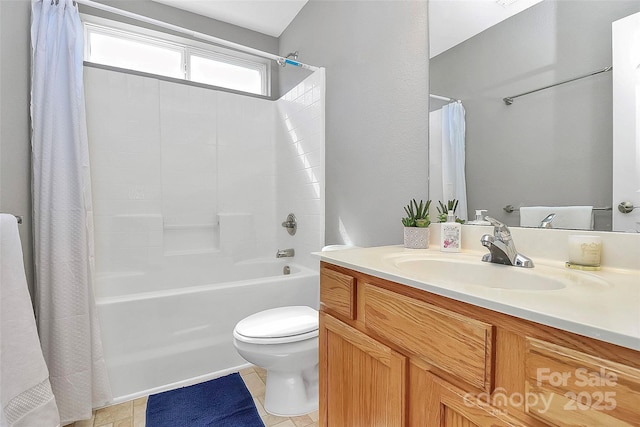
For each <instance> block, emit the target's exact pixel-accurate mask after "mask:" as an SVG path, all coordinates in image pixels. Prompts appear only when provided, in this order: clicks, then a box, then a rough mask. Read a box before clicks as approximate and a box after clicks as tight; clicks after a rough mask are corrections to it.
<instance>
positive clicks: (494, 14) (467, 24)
mask: <svg viewBox="0 0 640 427" xmlns="http://www.w3.org/2000/svg"><path fill="white" fill-rule="evenodd" d="M153 1H156V2H158V3H164V4H166V5H169V6H173V7H176V8H178V9H184V10H188V11H190V12H194V13H197V14H199V15H204V16H208V17H210V18H214V19H217V20H219V21H223V22H228V23H230V24H234V25H238V26H240V27H244V28H248V29H250V30H254V31H258V32H260V33H263V34H267V35H270V36H273V37H280V35H281V34H282V32H283V31H284V30H285V29H286V28H287V26H288V25H289V24H290V23H291V21H293V19H294V18H295V17H296V15H297V14H298V12H300V9H302V8H303V7H304V5H305V4H306V3H307V1H308V0H153ZM352 1H357V0H352ZM368 1H375V0H368ZM540 1H542V0H515V1H514V0H499V1H496V0H429V44H430V57H432V58H433V57H434V56H436V55H438V54H439V53H442V52H444V51H445V50H447V49H449V48H451V47H453V46H455V45H457V44H459V43H462V42H463V41H465V40H467V39H468V38H471V37H473V36H475V35H476V34H478V33H480V32H482V31H484V30H486V29H487V28H489V27H491V26H493V25H495V24H497V23H498V22H500V21H502V20H504V19H506V18H508V17H510V16H512V15H515V14H516V13H519V12H521V11H523V10H524V9H526V8H528V7H530V6H532V5H534V4H536V3H539V2H540ZM499 3H507V5H505V6H503V5H501V4H499ZM508 3H511V4H508Z"/></svg>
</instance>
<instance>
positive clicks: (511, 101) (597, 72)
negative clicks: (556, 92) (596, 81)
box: [502, 67, 613, 105]
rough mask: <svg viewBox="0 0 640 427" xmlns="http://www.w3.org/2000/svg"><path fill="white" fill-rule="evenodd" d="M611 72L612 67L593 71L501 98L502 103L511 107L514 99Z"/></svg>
mask: <svg viewBox="0 0 640 427" xmlns="http://www.w3.org/2000/svg"><path fill="white" fill-rule="evenodd" d="M611 70H613V67H606V68H603V69H602V70H598V71H594V72H592V73H588V74H584V75H582V76H578V77H574V78H572V79H569V80H563V81H561V82H558V83H554V84H552V85H549V86H545V87H541V88H540V89H534V90H530V91H529V92H524V93H521V94H518V95H513V96H507V97H506V98H502V100H503V101H504V103H505V104H506V105H511V104H513V100H514V98H518V97H520V96H524V95H529V94H530V93H534V92H539V91H541V90H545V89H549V88H551V87H554V86H559V85H563V84H565V83H569V82H573V81H575V80H580V79H584V78H585V77H591V76H595V75H596V74H600V73H606V72H608V71H611Z"/></svg>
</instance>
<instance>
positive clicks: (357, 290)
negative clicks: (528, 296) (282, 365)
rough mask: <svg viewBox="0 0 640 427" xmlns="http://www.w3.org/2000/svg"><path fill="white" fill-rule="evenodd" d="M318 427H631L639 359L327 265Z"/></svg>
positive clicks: (638, 399) (635, 420)
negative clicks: (320, 426)
mask: <svg viewBox="0 0 640 427" xmlns="http://www.w3.org/2000/svg"><path fill="white" fill-rule="evenodd" d="M320 277H321V279H320V289H321V291H320V298H321V305H320V311H321V313H320V425H322V426H325V427H347V426H348V427H360V426H362V427H371V426H376V427H378V426H381V427H382V426H389V427H404V426H408V427H425V426H426V427H489V426H491V427H502V426H504V427H507V426H511V427H525V426H531V427H545V426H554V427H569V426H571V427H573V426H583V427H584V426H587V427H588V426H593V427H609V426H612V427H617V426H640V352H637V351H634V350H631V349H628V348H624V347H620V346H616V345H613V344H609V343H605V342H602V341H598V340H594V339H591V338H586V337H583V336H579V335H576V334H572V333H569V332H566V331H562V330H559V329H555V328H551V327H548V326H545V325H541V324H537V323H534V322H530V321H527V320H523V319H519V318H516V317H512V316H509V315H505V314H502V313H497V312H494V311H491V310H488V309H485V308H482V307H478V306H473V305H470V304H466V303H463V302H460V301H455V300H452V299H449V298H445V297H442V296H439V295H435V294H431V293H428V292H425V291H422V290H420V289H416V288H413V287H409V286H406V285H402V284H399V283H395V282H392V281H388V280H385V279H381V278H379V277H375V276H371V275H366V274H363V273H359V272H357V271H353V270H350V269H347V268H344V267H339V266H336V265H333V264H329V263H326V262H322V263H321V274H320Z"/></svg>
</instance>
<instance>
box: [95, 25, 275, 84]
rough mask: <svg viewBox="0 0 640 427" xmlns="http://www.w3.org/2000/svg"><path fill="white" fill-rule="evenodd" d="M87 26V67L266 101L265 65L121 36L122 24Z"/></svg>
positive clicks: (161, 40) (182, 44)
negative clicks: (166, 79) (210, 87)
mask: <svg viewBox="0 0 640 427" xmlns="http://www.w3.org/2000/svg"><path fill="white" fill-rule="evenodd" d="M88 20H89V19H87V17H85V23H84V27H85V60H86V61H87V62H93V63H96V64H104V65H110V66H113V67H119V68H126V69H130V70H136V71H142V72H145V73H151V74H158V75H161V76H167V77H172V78H177V79H186V80H190V81H194V82H198V83H205V84H209V85H214V86H219V87H224V88H228V89H234V90H238V91H243V92H249V93H254V94H258V95H265V96H268V95H269V74H268V71H269V67H268V66H267V65H268V62H269V60H268V59H256V58H254V57H252V56H250V55H246V54H240V53H236V52H234V51H231V50H227V49H223V48H219V47H216V46H212V45H207V44H206V43H200V42H194V41H191V40H187V39H181V38H178V37H172V36H170V35H167V34H163V33H159V32H154V31H151V30H146V29H142V28H140V29H139V31H132V30H130V29H129V28H127V29H126V30H124V29H122V28H121V27H132V26H128V25H125V24H121V23H116V22H113V27H112V26H106V25H103V24H96V23H94V22H87V21H88ZM90 20H91V21H94V20H98V18H94V17H91V18H90ZM100 21H102V20H100ZM115 26H117V27H118V28H114V27H115ZM133 28H134V29H135V28H136V27H133ZM232 52H233V53H232Z"/></svg>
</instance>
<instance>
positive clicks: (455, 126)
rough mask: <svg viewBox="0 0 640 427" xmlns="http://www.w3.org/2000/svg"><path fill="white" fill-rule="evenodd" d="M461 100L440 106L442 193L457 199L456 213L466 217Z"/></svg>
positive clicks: (463, 120) (463, 121) (460, 216)
mask: <svg viewBox="0 0 640 427" xmlns="http://www.w3.org/2000/svg"><path fill="white" fill-rule="evenodd" d="M464 114H465V111H464V107H463V106H462V103H461V102H452V103H451V104H447V105H445V106H444V107H442V194H443V197H444V198H445V200H450V199H457V200H458V209H456V215H457V216H458V218H460V219H464V220H466V219H467V182H466V178H465V173H464V167H465V165H464V150H465V118H464Z"/></svg>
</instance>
